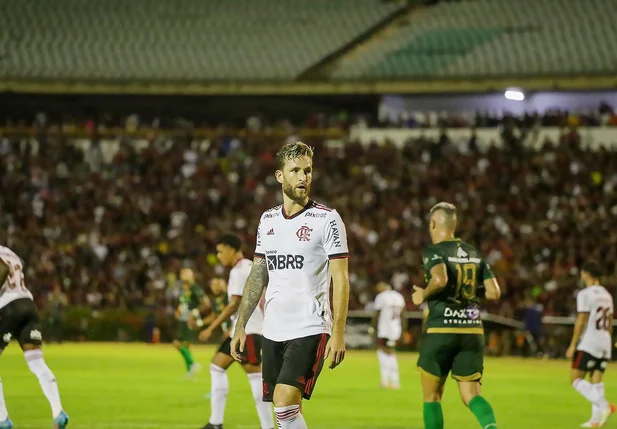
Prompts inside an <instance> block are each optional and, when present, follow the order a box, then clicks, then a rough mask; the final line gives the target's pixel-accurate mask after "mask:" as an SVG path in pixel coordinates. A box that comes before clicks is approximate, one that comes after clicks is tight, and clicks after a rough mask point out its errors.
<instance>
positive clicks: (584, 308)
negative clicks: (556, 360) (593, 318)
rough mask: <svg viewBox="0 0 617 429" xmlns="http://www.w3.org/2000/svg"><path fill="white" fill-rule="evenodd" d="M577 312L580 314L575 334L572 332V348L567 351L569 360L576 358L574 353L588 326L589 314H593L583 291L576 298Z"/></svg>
mask: <svg viewBox="0 0 617 429" xmlns="http://www.w3.org/2000/svg"><path fill="white" fill-rule="evenodd" d="M576 311H577V312H578V314H577V316H576V322H574V332H572V340H571V341H570V347H568V350H567V351H566V357H568V358H571V357H572V356H574V351H575V350H576V346H577V345H578V342H579V340H580V338H581V335H583V331H584V330H585V326H587V321H588V320H589V313H590V312H591V308H590V305H589V302H588V300H587V296H586V294H585V293H584V292H583V291H581V292H579V293H578V295H577V296H576Z"/></svg>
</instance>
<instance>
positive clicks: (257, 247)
mask: <svg viewBox="0 0 617 429" xmlns="http://www.w3.org/2000/svg"><path fill="white" fill-rule="evenodd" d="M262 221H263V217H262V218H261V219H259V225H257V235H256V237H255V253H254V256H255V257H256V258H262V259H263V258H265V257H266V256H265V254H264V251H263V248H262V246H261V224H262Z"/></svg>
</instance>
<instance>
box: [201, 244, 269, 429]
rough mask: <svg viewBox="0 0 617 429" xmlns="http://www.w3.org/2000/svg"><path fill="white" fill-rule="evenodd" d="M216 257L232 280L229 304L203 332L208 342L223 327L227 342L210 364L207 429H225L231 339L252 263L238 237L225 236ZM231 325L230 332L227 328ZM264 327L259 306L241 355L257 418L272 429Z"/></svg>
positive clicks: (202, 338)
mask: <svg viewBox="0 0 617 429" xmlns="http://www.w3.org/2000/svg"><path fill="white" fill-rule="evenodd" d="M216 256H217V257H218V259H219V261H220V262H221V264H222V265H223V266H225V267H228V268H231V271H230V272H229V280H228V282H227V297H228V304H227V306H226V307H225V308H223V309H222V310H221V311H219V312H218V313H219V314H218V317H216V318H215V319H214V320H213V321H212V322H211V323H210V324H209V326H208V327H207V328H206V329H205V330H203V331H202V332H201V333H200V335H199V339H200V340H201V341H208V339H209V338H210V337H211V336H212V333H213V332H214V330H215V329H217V328H218V327H219V326H222V327H223V330H224V332H226V333H228V335H226V338H225V341H223V344H221V347H219V350H218V351H217V353H216V354H215V355H214V357H213V358H212V363H211V364H210V380H211V383H212V389H211V396H210V404H211V410H210V413H211V414H210V421H209V422H208V424H207V425H206V426H204V429H222V428H223V420H224V416H225V404H226V401H227V394H228V393H229V379H228V378H227V368H229V367H230V366H231V364H232V363H234V358H233V357H232V356H231V348H230V344H231V338H230V335H233V330H234V327H235V324H236V320H237V316H236V312H237V311H238V307H240V301H241V300H242V293H243V291H244V285H245V284H246V279H247V278H248V276H249V273H250V272H251V266H252V265H253V263H252V262H251V261H250V260H248V259H246V258H245V257H244V254H243V253H242V241H241V240H240V238H239V237H237V236H235V235H231V234H228V235H223V236H222V237H221V238H220V239H219V240H218V244H217V246H216ZM230 322H231V331H229V327H228V326H227V325H228V324H229V323H230ZM262 326H263V308H260V307H257V308H256V309H255V311H254V312H253V314H252V315H251V317H250V318H249V320H248V323H247V325H246V328H245V331H246V334H247V337H246V348H245V350H244V352H243V354H242V361H241V362H240V363H241V364H242V368H243V369H244V371H245V372H246V375H247V377H248V380H249V384H250V385H251V391H252V392H253V398H254V399H255V405H256V407H257V415H258V416H259V422H260V424H261V429H273V428H274V419H273V417H272V407H271V405H270V404H269V403H268V402H264V401H263V388H262V376H261V341H262V337H261V333H262Z"/></svg>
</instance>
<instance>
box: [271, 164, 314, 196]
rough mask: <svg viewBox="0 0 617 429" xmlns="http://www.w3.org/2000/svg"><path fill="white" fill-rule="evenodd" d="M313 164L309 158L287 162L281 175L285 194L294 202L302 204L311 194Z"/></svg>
mask: <svg viewBox="0 0 617 429" xmlns="http://www.w3.org/2000/svg"><path fill="white" fill-rule="evenodd" d="M312 164H313V162H312V160H311V159H310V158H308V157H301V158H298V159H292V160H289V161H287V163H286V164H285V167H284V169H283V171H282V172H281V173H282V174H280V176H279V177H280V179H279V180H280V181H281V184H282V185H283V193H284V194H285V195H286V196H287V198H289V199H290V200H292V201H296V202H301V201H303V200H304V199H306V198H307V197H308V196H309V194H310V192H311V182H312V181H313V169H312V167H313V165H312Z"/></svg>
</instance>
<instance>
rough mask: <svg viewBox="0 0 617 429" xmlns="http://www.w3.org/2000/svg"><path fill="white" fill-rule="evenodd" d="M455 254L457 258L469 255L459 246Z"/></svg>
mask: <svg viewBox="0 0 617 429" xmlns="http://www.w3.org/2000/svg"><path fill="white" fill-rule="evenodd" d="M456 256H458V257H459V258H466V257H467V256H469V254H468V253H467V252H465V251H464V250H463V249H461V248H460V247H459V248H458V250H457V251H456Z"/></svg>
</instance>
